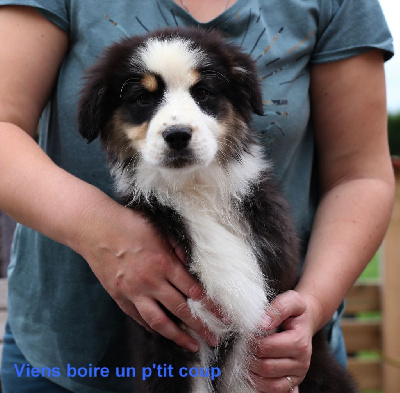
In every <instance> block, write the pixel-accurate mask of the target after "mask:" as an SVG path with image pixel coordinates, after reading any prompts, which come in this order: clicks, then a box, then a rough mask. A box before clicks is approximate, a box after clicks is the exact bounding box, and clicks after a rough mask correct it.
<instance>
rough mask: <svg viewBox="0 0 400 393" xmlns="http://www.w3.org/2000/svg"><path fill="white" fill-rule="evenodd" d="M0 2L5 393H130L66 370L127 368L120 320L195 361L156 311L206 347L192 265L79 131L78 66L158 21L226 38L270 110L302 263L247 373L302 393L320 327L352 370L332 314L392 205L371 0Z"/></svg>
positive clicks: (119, 384)
mask: <svg viewBox="0 0 400 393" xmlns="http://www.w3.org/2000/svg"><path fill="white" fill-rule="evenodd" d="M0 5H2V6H3V7H1V8H0V36H1V37H3V40H2V41H1V44H0V45H1V50H0V75H1V76H2V77H1V78H0V121H1V123H0V168H1V171H0V208H1V209H2V210H4V211H5V212H6V213H7V214H9V215H10V216H12V217H13V218H14V219H15V220H17V221H18V222H19V223H20V224H19V225H18V228H17V230H16V233H15V238H14V243H13V252H12V258H11V263H10V267H9V278H8V279H9V315H8V323H7V327H6V335H5V342H4V353H3V360H2V362H3V363H2V374H1V378H2V383H3V391H4V392H5V393H10V392H30V393H32V392H65V391H72V392H116V391H118V392H125V391H126V392H127V391H129V388H130V381H129V378H117V377H115V376H114V377H113V375H109V376H108V377H107V378H101V377H100V378H91V377H86V378H84V377H83V376H82V377H81V376H76V375H75V376H74V375H73V370H77V369H78V368H83V369H84V370H83V371H82V373H83V372H84V371H85V370H86V371H88V370H89V367H90V366H99V365H100V366H101V365H120V366H123V365H124V364H123V363H122V359H123V353H124V343H123V342H122V340H121V329H122V327H121V325H122V320H123V318H124V316H123V312H125V313H127V314H128V315H130V316H132V318H134V319H135V320H136V321H137V322H138V323H139V324H141V325H142V326H144V327H145V328H146V329H148V330H153V331H157V332H159V333H160V334H162V335H164V336H165V337H167V338H169V339H171V340H173V341H174V342H176V343H177V344H178V345H180V346H182V347H184V348H186V349H187V350H189V351H196V350H197V348H198V343H197V341H196V340H195V339H194V338H192V337H191V336H190V335H188V334H187V333H186V332H185V331H183V330H181V329H180V328H178V326H177V325H175V324H174V323H172V321H171V320H169V319H168V318H167V316H166V315H165V313H164V312H163V311H162V308H161V307H160V304H162V305H163V306H164V307H165V308H167V309H168V310H170V311H171V312H173V313H174V314H175V315H177V316H178V317H179V318H180V319H181V320H182V321H183V322H184V323H185V324H186V325H187V326H189V327H190V328H192V329H194V330H195V331H196V332H198V333H199V334H200V335H202V336H207V333H208V332H207V329H206V328H205V327H204V326H201V324H200V323H199V322H198V321H197V320H195V319H194V318H193V317H192V316H191V315H190V312H189V311H188V308H187V305H186V299H187V298H189V297H190V298H194V299H201V298H202V297H203V296H204V295H203V292H202V287H201V285H200V284H199V283H198V282H197V281H195V279H194V278H193V277H191V276H190V275H189V274H188V272H187V271H186V269H185V266H184V263H182V260H183V258H184V256H182V253H181V252H179V250H178V252H177V253H175V252H174V251H173V250H172V247H171V245H169V244H168V242H167V241H165V239H162V238H161V237H160V236H159V235H158V234H157V233H156V232H155V231H154V229H153V228H151V227H150V226H149V225H148V224H147V223H146V222H145V221H144V220H143V219H142V218H141V217H140V216H138V215H137V214H136V213H135V212H133V211H131V210H129V209H125V208H124V207H123V206H120V205H119V204H118V203H117V202H115V201H114V199H113V191H112V186H111V180H110V177H109V174H108V172H107V168H106V164H105V159H104V154H103V153H102V152H101V149H100V147H99V144H98V142H97V141H96V142H94V143H92V144H91V145H87V144H86V143H85V141H83V139H82V138H81V137H80V136H79V135H78V131H77V123H76V120H75V119H76V111H77V100H78V95H79V90H80V88H81V87H82V84H83V80H82V76H83V73H84V70H85V69H87V68H88V67H89V66H90V65H92V64H93V63H94V62H95V60H96V58H97V56H98V55H99V54H100V53H101V51H102V50H103V48H104V47H106V46H107V45H109V44H111V43H112V42H113V41H118V40H119V39H121V38H123V37H125V36H127V35H134V34H142V33H146V32H147V31H150V30H153V29H156V28H159V27H165V26H177V25H179V26H201V27H204V28H217V29H219V30H221V31H222V32H223V33H224V34H225V35H226V36H227V37H228V40H229V41H231V42H234V43H236V44H238V45H241V46H242V48H243V49H244V50H245V51H246V52H248V53H250V54H251V55H252V56H253V58H254V59H255V60H256V62H257V66H258V71H259V73H260V84H261V87H262V89H263V95H264V109H265V111H264V116H255V118H254V121H253V123H254V124H253V125H254V130H255V132H256V133H258V134H259V136H260V138H261V140H262V143H263V145H264V147H265V151H266V155H267V156H268V158H269V159H271V160H272V161H273V162H274V168H275V175H276V178H277V180H278V182H279V184H280V187H281V188H282V190H283V192H284V194H285V196H286V198H287V199H288V201H289V203H290V205H291V207H292V210H293V216H294V218H295V222H296V228H297V231H298V234H299V237H300V240H301V244H302V259H303V261H304V265H303V269H302V274H301V279H300V281H299V283H298V285H297V287H296V288H295V290H293V291H289V292H286V293H284V294H281V295H280V296H278V297H277V298H276V299H275V300H274V303H273V308H271V309H273V310H275V312H272V311H268V310H266V316H265V319H264V320H263V321H262V326H263V327H264V328H265V329H266V330H271V329H273V328H274V327H276V326H278V325H279V324H282V327H283V330H282V332H280V333H275V334H271V335H269V336H266V337H263V338H259V339H258V341H257V347H256V349H255V353H254V354H253V355H254V356H253V357H252V362H251V364H250V365H249V367H250V372H251V373H252V378H253V380H254V382H255V384H256V387H257V389H258V390H259V391H260V392H269V393H275V392H282V391H289V390H292V389H291V386H290V385H291V384H293V386H298V385H299V384H300V382H301V381H302V379H303V378H304V376H305V374H306V372H307V369H308V365H309V361H310V356H311V351H312V349H311V337H312V336H313V334H314V333H315V332H316V331H317V330H319V329H321V328H322V327H323V326H325V325H327V324H328V325H327V327H326V329H327V331H328V333H329V336H330V341H331V346H332V349H333V350H334V351H335V353H336V355H337V357H338V358H339V359H341V361H342V362H344V361H345V353H344V351H343V345H342V340H341V336H340V327H339V322H338V321H339V317H338V314H340V311H339V312H338V311H337V310H338V309H339V310H340V308H339V306H340V304H341V302H342V299H343V298H344V296H345V294H346V292H347V291H348V289H349V288H350V287H351V285H352V284H353V282H354V281H355V279H356V278H357V277H358V276H359V274H360V273H361V271H362V270H363V269H364V267H365V266H366V264H367V263H368V261H369V260H370V258H371V256H372V255H373V254H374V252H375V251H376V249H377V248H378V246H379V244H380V243H381V241H382V238H383V236H384V233H385V230H386V227H387V225H388V221H389V218H390V214H391V206H392V202H393V194H394V180H393V174H392V167H391V161H390V156H389V152H388V144H387V136H386V101H385V80H384V69H383V62H384V61H385V60H387V59H389V58H390V57H391V56H392V52H393V48H392V40H391V36H390V32H389V31H388V28H387V25H386V23H385V20H384V18H383V15H382V11H381V9H380V7H379V4H378V0H359V1H354V0H332V1H329V2H327V1H321V0H310V1H307V2H304V1H300V0H293V1H291V2H290V6H288V4H287V3H286V2H282V1H280V0H270V1H268V2H264V1H261V0H203V1H199V0H185V1H183V0H176V1H173V0H151V1H146V2H142V1H141V2H139V1H132V0H130V1H128V0H119V1H118V2H109V1H103V0H96V1H94V0H85V1H77V0H54V1H52V2H48V1H44V0H35V1H33V0H0ZM5 37H6V39H5ZM42 112H43V113H42ZM40 117H41V120H40V133H39V144H37V143H36V142H35V141H34V137H35V134H36V129H37V124H38V121H39V118H40ZM209 307H210V309H212V308H213V305H212V303H211V302H210V306H209ZM121 310H123V311H121ZM332 316H334V318H333V319H332ZM210 341H211V342H210V343H211V344H215V342H213V339H212V337H211V338H210ZM33 367H36V368H37V369H38V370H39V371H40V372H39V374H40V375H39V376H35V377H33V376H32V373H30V371H29V370H32V368H33ZM88 372H89V371H88Z"/></svg>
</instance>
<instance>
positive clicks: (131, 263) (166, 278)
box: [81, 207, 217, 352]
mask: <svg viewBox="0 0 400 393" xmlns="http://www.w3.org/2000/svg"><path fill="white" fill-rule="evenodd" d="M121 209H122V211H121ZM121 212H122V214H121ZM96 232H97V234H96V233H95V234H93V233H90V235H89V236H88V239H89V241H87V242H86V243H87V246H86V247H85V251H84V252H81V254H82V255H83V257H84V258H85V259H86V260H87V262H88V263H89V265H90V267H91V268H92V270H93V272H94V273H95V275H96V276H97V278H98V279H99V281H100V282H101V284H102V285H103V286H104V288H105V289H106V290H107V292H108V293H109V294H110V295H111V296H112V297H113V299H114V300H115V301H116V302H117V303H118V305H119V307H120V308H121V309H122V310H123V311H124V312H125V313H126V314H128V315H130V316H131V317H132V318H133V319H135V320H136V321H137V322H138V323H139V324H140V325H142V326H143V327H145V328H146V329H147V330H149V331H156V332H158V333H160V334H161V335H163V336H164V337H166V338H168V339H170V340H172V341H174V342H175V343H176V344H178V345H180V346H181V347H183V348H185V349H187V350H189V351H192V352H195V351H197V350H198V347H199V344H198V342H197V341H196V340H195V339H194V338H193V337H191V336H190V335H189V334H188V333H187V332H185V331H184V330H182V329H181V328H180V327H178V326H177V325H176V324H175V323H174V322H173V321H172V320H171V319H170V318H169V317H168V316H167V315H166V313H165V311H164V310H163V307H164V308H165V309H167V310H169V311H170V312H171V313H172V314H174V315H175V316H177V317H178V318H179V319H180V320H181V321H183V322H184V323H185V325H186V326H188V327H190V328H191V329H193V330H194V331H195V332H196V333H198V334H199V335H200V336H202V337H203V338H205V339H206V340H207V342H208V343H209V344H210V345H216V344H217V343H216V339H215V338H214V337H213V335H212V334H211V333H210V331H209V330H208V329H207V328H206V327H204V326H203V325H202V323H201V322H200V320H199V319H195V318H194V317H193V316H192V314H191V312H190V310H189V308H188V304H187V298H191V299H194V300H203V297H204V290H203V287H202V286H201V285H200V284H199V283H198V282H197V281H196V280H195V279H194V278H193V277H192V276H191V275H190V274H189V272H188V271H187V269H186V267H185V263H184V262H185V261H184V260H183V261H181V259H180V258H182V259H183V258H184V253H183V251H182V250H179V248H178V249H177V251H174V248H173V247H172V246H171V244H170V243H169V242H168V241H167V240H166V239H163V238H162V237H161V236H160V235H159V233H158V232H157V231H156V229H155V228H154V227H153V226H152V225H151V224H150V223H149V222H148V220H147V219H146V218H144V217H143V216H142V215H140V214H139V213H136V212H134V211H132V210H130V209H126V208H123V207H118V208H116V209H115V212H114V215H113V214H110V217H109V220H108V223H107V228H106V229H105V233H106V234H107V236H105V235H104V234H103V233H102V228H99V229H98V228H96ZM110 234H112V237H110ZM83 236H84V237H85V236H87V230H86V232H85V233H84V234H83ZM99 239H100V240H99ZM204 300H205V302H206V303H207V299H204Z"/></svg>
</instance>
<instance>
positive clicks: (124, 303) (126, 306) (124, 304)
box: [117, 299, 154, 333]
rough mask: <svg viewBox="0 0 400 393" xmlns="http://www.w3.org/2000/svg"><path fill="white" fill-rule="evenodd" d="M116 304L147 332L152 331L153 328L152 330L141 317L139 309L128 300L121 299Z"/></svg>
mask: <svg viewBox="0 0 400 393" xmlns="http://www.w3.org/2000/svg"><path fill="white" fill-rule="evenodd" d="M117 304H118V306H119V307H120V308H121V310H122V311H123V312H124V313H125V314H127V315H129V316H130V317H131V318H132V319H134V320H135V321H136V322H137V323H138V324H139V325H140V326H142V327H144V328H145V329H146V330H147V331H148V332H149V333H154V330H152V329H151V328H150V326H149V325H148V324H147V323H146V321H145V320H144V319H143V318H142V317H141V315H140V314H139V311H138V310H137V308H136V307H135V305H134V304H133V303H132V302H131V301H130V300H128V299H122V300H120V301H119V302H118V303H117Z"/></svg>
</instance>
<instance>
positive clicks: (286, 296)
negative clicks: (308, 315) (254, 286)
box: [260, 291, 306, 330]
mask: <svg viewBox="0 0 400 393" xmlns="http://www.w3.org/2000/svg"><path fill="white" fill-rule="evenodd" d="M305 311H306V303H305V301H304V300H303V298H302V297H301V296H300V294H299V293H297V292H295V291H287V292H284V293H282V294H280V295H278V296H277V297H276V298H275V299H274V300H272V302H271V303H270V305H269V306H268V308H267V310H266V315H265V317H264V320H263V321H262V322H261V323H260V325H261V327H262V328H264V329H265V330H272V329H275V328H277V327H278V326H279V325H281V324H282V323H283V322H284V321H285V320H287V319H288V318H290V317H297V316H299V315H301V314H303V313H304V312H305Z"/></svg>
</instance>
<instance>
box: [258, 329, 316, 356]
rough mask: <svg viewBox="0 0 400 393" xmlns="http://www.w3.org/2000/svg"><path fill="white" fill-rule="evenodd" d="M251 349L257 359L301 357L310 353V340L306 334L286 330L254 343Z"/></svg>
mask: <svg viewBox="0 0 400 393" xmlns="http://www.w3.org/2000/svg"><path fill="white" fill-rule="evenodd" d="M252 349H253V354H254V355H256V356H258V357H268V358H297V357H299V356H301V357H303V356H304V355H305V354H308V353H309V352H310V351H311V339H310V338H309V336H308V335H307V334H301V333H300V332H297V331H296V330H287V331H282V332H279V333H274V334H272V335H270V336H268V337H264V338H262V339H258V340H256V341H254V344H253V346H252ZM302 355H303V356H302Z"/></svg>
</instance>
